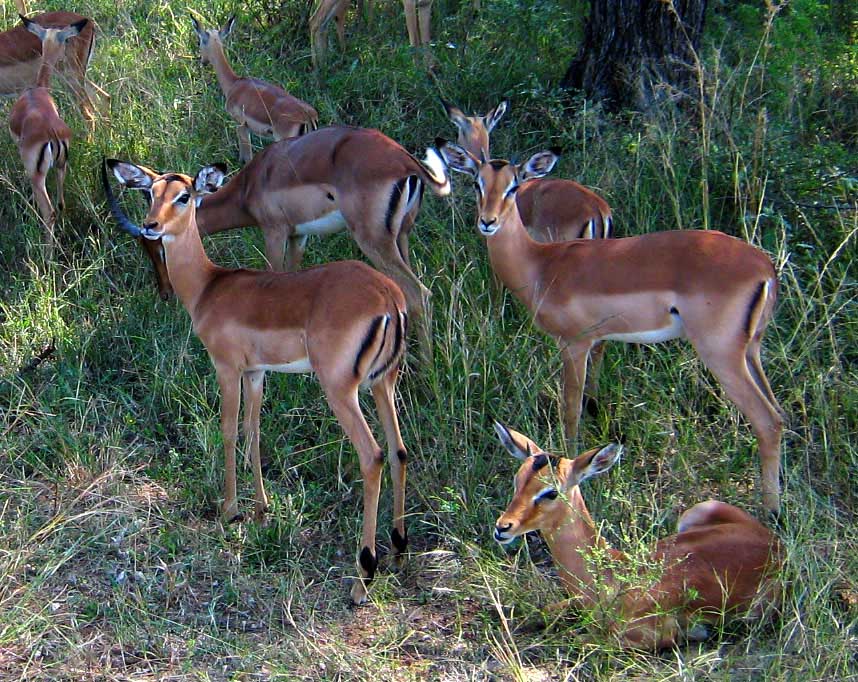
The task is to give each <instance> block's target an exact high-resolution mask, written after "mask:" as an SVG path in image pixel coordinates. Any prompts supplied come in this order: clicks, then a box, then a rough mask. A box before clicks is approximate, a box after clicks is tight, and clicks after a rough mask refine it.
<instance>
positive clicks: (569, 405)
mask: <svg viewBox="0 0 858 682" xmlns="http://www.w3.org/2000/svg"><path fill="white" fill-rule="evenodd" d="M589 352H590V343H589V342H586V343H578V344H569V345H568V346H566V348H563V349H561V356H562V359H563V410H564V412H563V417H564V424H565V426H566V443H567V448H568V449H569V450H570V451H574V450H575V449H576V448H577V442H576V441H577V439H578V422H579V421H580V420H581V400H582V398H583V395H584V381H585V378H586V376H587V355H588V354H589Z"/></svg>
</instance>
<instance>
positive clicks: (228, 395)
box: [215, 366, 241, 523]
mask: <svg viewBox="0 0 858 682" xmlns="http://www.w3.org/2000/svg"><path fill="white" fill-rule="evenodd" d="M215 371H216V372H217V382H218V384H219V385H220V400H221V406H220V428H221V433H222V434H223V454H224V482H223V506H222V507H221V518H222V519H223V521H224V522H225V523H230V522H232V521H235V520H237V519H238V518H239V516H240V514H239V511H238V493H237V490H236V480H235V442H236V440H237V439H238V407H239V400H240V394H241V374H240V373H239V372H238V371H237V370H235V369H233V368H232V367H224V366H220V367H215Z"/></svg>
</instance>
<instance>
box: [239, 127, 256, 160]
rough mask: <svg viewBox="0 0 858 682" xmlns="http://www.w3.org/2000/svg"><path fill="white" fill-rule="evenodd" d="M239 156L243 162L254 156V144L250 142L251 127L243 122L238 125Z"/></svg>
mask: <svg viewBox="0 0 858 682" xmlns="http://www.w3.org/2000/svg"><path fill="white" fill-rule="evenodd" d="M238 158H239V161H241V163H242V164H246V163H249V162H250V160H251V159H252V158H253V146H252V145H251V144H250V129H249V128H248V127H247V126H246V125H245V124H243V123H240V124H239V125H238Z"/></svg>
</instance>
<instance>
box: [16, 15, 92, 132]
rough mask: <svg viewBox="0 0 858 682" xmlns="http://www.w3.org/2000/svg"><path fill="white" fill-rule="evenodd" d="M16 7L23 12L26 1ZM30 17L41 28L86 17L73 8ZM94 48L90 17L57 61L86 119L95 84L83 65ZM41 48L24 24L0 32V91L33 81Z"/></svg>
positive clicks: (22, 87)
mask: <svg viewBox="0 0 858 682" xmlns="http://www.w3.org/2000/svg"><path fill="white" fill-rule="evenodd" d="M18 10H19V12H20V14H21V15H24V14H26V11H22V10H26V5H25V4H24V3H22V2H19V3H18ZM31 20H32V21H34V22H36V23H37V24H38V25H39V26H42V27H44V28H51V29H62V28H65V27H67V26H71V25H74V24H79V23H81V22H84V21H86V17H83V16H81V15H80V14H74V13H72V12H45V13H44V14H38V15H36V16H35V17H32V19H31ZM94 49H95V28H94V26H93V23H92V22H91V21H87V23H85V24H84V27H83V29H81V31H80V34H79V35H78V36H76V37H73V38H71V39H70V40H69V42H68V45H67V46H66V51H65V55H64V56H65V58H63V56H62V55H61V56H60V61H59V63H58V64H57V68H58V70H59V72H60V73H61V74H62V75H63V76H64V80H67V81H68V83H69V86H70V87H71V89H72V92H73V94H74V96H75V97H76V98H77V100H78V102H79V105H80V109H81V113H82V114H83V116H84V118H85V119H86V120H87V121H92V120H93V115H94V111H93V106H92V100H91V99H90V96H89V88H90V87H91V86H92V87H95V86H94V84H92V83H90V82H89V81H88V80H87V78H86V69H87V67H88V66H89V62H90V60H91V59H92V54H93V51H94ZM41 52H42V43H41V41H40V40H39V38H38V37H36V36H35V35H33V34H32V33H31V32H30V31H28V30H27V28H26V27H25V26H24V25H18V26H16V27H15V28H12V29H9V30H8V31H3V32H0V95H12V94H14V95H17V94H19V93H20V92H21V91H22V90H24V89H25V88H29V87H32V86H33V85H34V84H35V83H36V79H37V77H38V74H39V69H40V68H41V63H42V61H41ZM105 94H106V93H105Z"/></svg>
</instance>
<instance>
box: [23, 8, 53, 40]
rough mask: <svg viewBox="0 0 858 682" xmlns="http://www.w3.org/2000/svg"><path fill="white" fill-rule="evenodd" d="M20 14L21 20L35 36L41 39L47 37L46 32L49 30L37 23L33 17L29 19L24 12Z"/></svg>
mask: <svg viewBox="0 0 858 682" xmlns="http://www.w3.org/2000/svg"><path fill="white" fill-rule="evenodd" d="M18 16H19V17H21V21H22V22H23V23H24V28H26V29H27V30H28V31H29V32H30V33H32V34H33V35H34V36H36V37H37V38H38V39H39V40H44V39H45V34H46V33H47V32H48V31H47V29H46V28H45V27H44V26H42V25H40V24H37V23H36V22H35V21H33V20H32V19H27V17H25V16H24V15H23V14H19V15H18Z"/></svg>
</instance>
